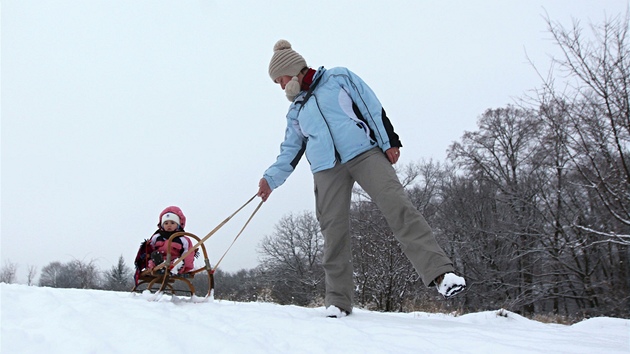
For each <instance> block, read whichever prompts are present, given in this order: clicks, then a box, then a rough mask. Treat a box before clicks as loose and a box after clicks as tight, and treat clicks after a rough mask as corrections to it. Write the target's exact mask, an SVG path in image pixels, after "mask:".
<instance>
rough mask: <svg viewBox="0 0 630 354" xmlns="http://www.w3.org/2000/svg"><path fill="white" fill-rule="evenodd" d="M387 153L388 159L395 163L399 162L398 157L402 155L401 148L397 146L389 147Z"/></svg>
mask: <svg viewBox="0 0 630 354" xmlns="http://www.w3.org/2000/svg"><path fill="white" fill-rule="evenodd" d="M385 155H387V159H388V160H389V162H391V164H392V165H393V164H395V163H396V162H398V158H399V157H400V149H398V148H397V147H392V148H389V149H387V151H385Z"/></svg>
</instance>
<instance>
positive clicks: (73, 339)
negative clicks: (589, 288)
mask: <svg viewBox="0 0 630 354" xmlns="http://www.w3.org/2000/svg"><path fill="white" fill-rule="evenodd" d="M0 295H1V296H0V299H1V300H0V304H1V310H2V311H1V313H2V322H1V337H0V340H1V343H2V347H1V348H0V352H2V353H7V354H9V353H49V354H54V353H64V354H66V353H142V352H145V353H155V352H159V353H230V354H232V353H248V354H249V353H572V354H575V353H606V354H612V353H629V352H630V320H626V319H618V318H593V319H588V320H585V321H582V322H580V323H577V324H574V325H571V326H566V325H559V324H545V323H541V322H537V321H532V320H529V319H526V318H524V317H521V316H519V315H517V314H514V313H511V312H508V311H504V310H497V311H487V312H480V313H473V314H467V315H463V316H454V315H449V314H431V313H423V312H414V313H380V312H373V311H367V310H361V309H355V310H354V312H353V313H352V314H351V315H350V316H347V317H343V318H339V319H333V318H327V317H326V316H325V314H326V310H325V309H324V308H323V307H318V308H305V307H298V306H283V305H278V304H273V303H263V302H249V303H243V302H232V301H223V300H217V299H214V300H213V299H209V300H205V301H204V299H202V298H195V299H189V298H187V297H172V296H170V295H163V296H161V297H160V296H155V295H154V294H146V293H145V294H133V293H127V292H111V291H101V290H79V289H54V288H45V287H32V286H26V285H20V284H0Z"/></svg>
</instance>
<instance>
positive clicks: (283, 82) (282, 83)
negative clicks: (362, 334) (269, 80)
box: [274, 75, 291, 91]
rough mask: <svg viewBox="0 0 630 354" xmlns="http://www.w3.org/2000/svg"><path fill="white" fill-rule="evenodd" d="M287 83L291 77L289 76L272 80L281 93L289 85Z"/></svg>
mask: <svg viewBox="0 0 630 354" xmlns="http://www.w3.org/2000/svg"><path fill="white" fill-rule="evenodd" d="M289 81H291V76H289V75H284V76H280V77H279V78H277V79H275V80H274V82H275V83H276V84H278V85H280V87H282V91H284V88H285V87H286V86H287V83H289Z"/></svg>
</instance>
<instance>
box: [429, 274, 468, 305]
mask: <svg viewBox="0 0 630 354" xmlns="http://www.w3.org/2000/svg"><path fill="white" fill-rule="evenodd" d="M440 278H442V279H440ZM437 281H439V284H437ZM436 287H437V291H438V293H440V294H442V296H444V298H445V299H448V298H451V297H453V296H455V295H457V294H459V293H461V292H462V291H464V290H465V289H466V280H465V279H464V278H462V277H460V276H459V275H456V274H455V273H445V274H443V275H442V276H440V277H438V278H437V280H436Z"/></svg>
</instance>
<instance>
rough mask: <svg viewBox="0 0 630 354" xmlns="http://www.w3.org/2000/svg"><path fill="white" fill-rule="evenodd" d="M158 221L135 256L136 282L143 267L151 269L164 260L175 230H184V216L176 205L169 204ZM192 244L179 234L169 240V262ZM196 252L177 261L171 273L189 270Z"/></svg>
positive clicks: (181, 272) (173, 260) (191, 267)
mask: <svg viewBox="0 0 630 354" xmlns="http://www.w3.org/2000/svg"><path fill="white" fill-rule="evenodd" d="M158 220H159V222H158V230H157V231H156V232H155V233H154V234H153V236H151V238H150V239H148V240H145V241H144V242H143V243H142V245H140V249H139V250H138V254H137V256H136V261H135V265H136V274H135V277H134V278H135V281H136V285H137V284H138V277H139V275H140V273H142V271H144V270H145V269H153V268H154V267H155V266H157V265H159V264H160V263H162V262H163V261H165V260H166V252H168V249H167V246H168V239H169V238H170V237H171V236H172V235H173V234H174V233H176V232H182V231H184V227H185V226H186V216H184V213H183V212H182V210H181V209H180V208H178V207H176V206H170V207H168V208H166V209H164V210H163V211H162V212H161V213H160V217H159V219H158ZM192 246H193V244H192V242H191V241H190V238H188V237H186V236H179V237H176V238H174V239H173V240H172V241H171V263H173V262H175V261H176V260H177V259H178V258H179V257H180V256H181V255H182V254H184V253H185V252H187V251H188V250H189V249H190V248H191V247H192ZM196 253H197V252H192V253H190V254H189V255H188V256H186V258H184V260H183V261H182V262H180V263H178V264H177V265H176V266H175V267H176V268H173V269H170V272H171V274H173V275H175V274H183V273H187V272H189V271H191V270H192V269H193V267H194V260H195V256H196Z"/></svg>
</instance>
